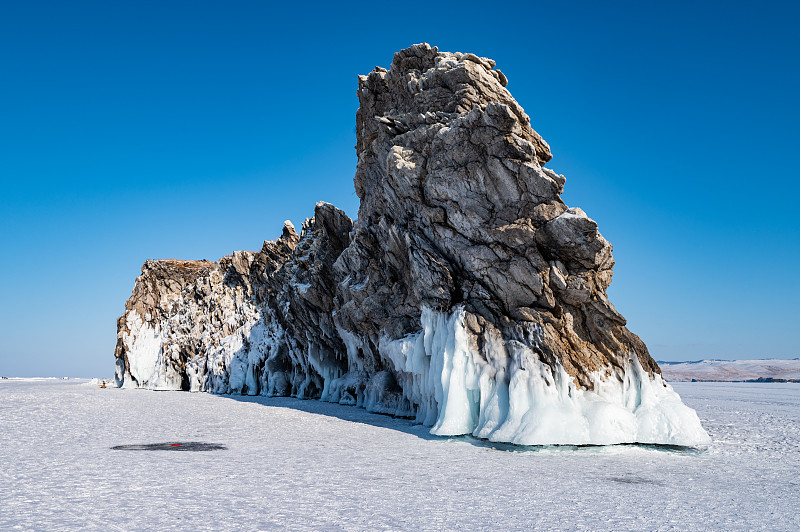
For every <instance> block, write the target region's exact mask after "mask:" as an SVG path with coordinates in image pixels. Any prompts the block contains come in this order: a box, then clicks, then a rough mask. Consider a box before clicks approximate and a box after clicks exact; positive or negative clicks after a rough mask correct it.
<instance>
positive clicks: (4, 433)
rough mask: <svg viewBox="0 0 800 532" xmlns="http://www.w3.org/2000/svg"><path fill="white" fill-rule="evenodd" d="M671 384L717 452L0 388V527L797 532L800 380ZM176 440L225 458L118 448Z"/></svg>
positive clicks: (275, 402) (55, 388)
mask: <svg viewBox="0 0 800 532" xmlns="http://www.w3.org/2000/svg"><path fill="white" fill-rule="evenodd" d="M674 387H675V390H676V391H677V392H678V393H680V395H681V396H682V398H683V399H684V401H685V402H686V404H687V405H689V406H690V407H692V408H695V409H696V410H697V412H698V414H699V416H700V418H701V420H702V422H703V425H704V427H705V428H706V429H707V430H708V432H709V434H710V435H711V436H712V439H713V443H712V444H711V445H710V446H708V447H707V448H705V449H702V450H691V449H689V450H687V449H668V448H657V447H642V446H612V447H584V448H569V447H565V448H553V447H550V448H547V447H545V448H521V447H516V448H515V447H512V446H508V445H490V444H488V443H485V442H483V441H479V440H474V439H470V438H440V437H435V436H431V435H430V434H429V433H428V429H427V428H424V427H422V426H419V425H413V424H412V423H411V422H410V421H407V420H403V419H395V418H390V417H386V416H381V415H377V414H369V413H367V412H366V411H364V410H361V409H358V408H353V407H347V406H341V405H338V404H330V403H323V402H320V401H301V400H297V399H288V398H272V399H268V398H263V397H241V396H216V395H211V394H205V393H198V394H192V393H187V392H153V391H146V390H120V389H115V388H106V389H100V388H98V387H97V384H96V383H95V384H92V385H89V383H88V381H75V380H69V381H61V380H46V381H25V380H2V381H0V530H13V529H15V528H19V529H25V530H28V529H36V530H45V529H46V530H49V529H59V530H62V529H88V530H169V529H181V530H239V529H241V530H255V529H265V530H274V529H284V528H289V529H293V530H294V529H324V530H328V529H334V530H335V529H347V530H351V529H369V530H373V529H421V530H441V529H485V528H493V529H532V528H536V529H542V530H547V529H569V530H576V529H582V530H605V529H613V530H628V529H630V530H672V529H676V530H687V529H692V530H761V529H768V530H800V385H798V384H749V383H748V384H746V383H736V384H729V383H685V384H682V383H678V384H676V385H675V386H674ZM170 441H200V442H207V443H217V444H223V445H225V446H226V447H227V449H225V450H217V451H208V452H170V451H127V450H112V449H111V447H113V446H117V445H126V444H141V443H163V442H170Z"/></svg>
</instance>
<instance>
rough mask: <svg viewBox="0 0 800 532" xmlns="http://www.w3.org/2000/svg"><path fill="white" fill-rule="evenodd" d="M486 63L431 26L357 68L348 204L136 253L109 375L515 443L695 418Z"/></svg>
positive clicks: (615, 432)
mask: <svg viewBox="0 0 800 532" xmlns="http://www.w3.org/2000/svg"><path fill="white" fill-rule="evenodd" d="M506 83H507V80H506V78H505V76H504V75H503V74H502V73H501V72H500V71H499V70H496V69H495V63H494V61H492V60H490V59H486V58H481V57H477V56H475V55H473V54H461V53H455V54H453V53H444V52H439V51H438V50H437V49H436V48H435V47H434V48H431V47H430V46H428V45H427V44H421V45H414V46H412V47H410V48H408V49H405V50H402V51H400V52H398V53H396V54H395V56H394V60H393V61H392V65H391V68H390V69H389V70H385V69H383V68H376V69H375V70H374V71H373V72H371V73H370V74H369V75H367V76H360V77H359V81H358V97H359V101H360V108H359V110H358V114H357V117H356V120H357V144H356V149H357V152H358V167H357V170H356V175H355V180H354V182H355V189H356V193H357V194H358V196H359V198H360V200H361V206H360V208H359V213H358V219H357V221H356V222H355V223H353V222H351V220H350V219H349V218H348V217H347V216H346V215H345V214H344V213H343V212H342V211H340V210H338V209H336V208H335V207H333V206H332V205H329V204H326V203H319V204H317V206H316V209H315V212H314V217H313V218H311V219H310V220H308V221H306V223H305V224H304V225H303V228H302V231H301V234H300V235H298V234H297V233H296V232H295V230H294V228H293V227H292V226H291V224H290V223H288V222H287V224H286V225H285V227H284V231H283V235H282V236H281V238H279V239H278V240H276V241H274V242H265V243H264V247H263V248H262V250H261V251H259V252H255V253H253V252H236V253H234V254H233V255H232V256H229V257H225V258H223V259H221V260H220V261H218V262H205V261H176V260H161V261H147V262H146V263H145V265H144V267H143V269H142V275H141V276H140V277H139V278H138V279H137V281H136V285H135V287H134V291H133V295H132V296H131V298H130V299H129V300H128V302H127V304H126V311H125V314H124V315H123V316H122V317H121V318H120V320H119V321H118V342H117V349H116V357H117V380H118V382H119V384H120V385H123V386H134V387H145V388H152V389H170V390H172V389H174V390H179V389H183V390H193V391H212V392H217V393H241V394H265V395H292V396H296V397H304V398H320V399H322V400H326V401H335V402H339V403H344V404H354V405H359V406H363V407H365V408H368V409H370V410H372V411H376V412H382V413H387V414H392V415H399V416H408V417H413V418H415V419H417V420H418V421H419V422H421V423H425V424H426V425H429V426H431V427H432V429H431V431H432V432H433V433H434V434H440V435H455V434H470V433H471V434H474V435H475V436H478V437H482V438H489V439H491V440H495V441H506V442H513V443H519V444H585V443H599V444H605V443H619V442H649V443H667V444H679V445H694V444H702V443H706V442H708V441H709V440H708V436H707V434H706V433H705V431H703V429H702V427H701V426H700V423H699V420H698V418H697V416H696V414H695V413H694V411H692V410H691V409H689V408H688V407H686V406H684V405H683V404H682V403H681V402H680V399H679V398H678V396H677V394H675V393H674V392H673V391H672V389H671V388H670V387H669V386H668V385H667V384H665V383H664V382H663V380H662V379H661V377H660V369H659V368H658V365H657V364H656V363H655V361H654V360H653V359H652V358H651V357H650V355H649V353H648V351H647V348H646V346H645V345H644V343H642V341H641V340H640V339H639V338H638V337H637V336H636V335H635V334H633V333H631V332H630V331H628V329H627V328H626V327H625V319H624V318H623V317H622V316H621V315H620V314H619V313H618V312H617V311H616V310H615V309H614V306H613V305H612V304H611V302H610V301H609V300H608V298H607V297H606V289H607V288H608V286H609V284H610V283H611V276H612V267H613V265H614V260H613V258H612V254H611V250H612V247H611V245H610V244H609V243H608V242H607V241H606V240H605V239H604V238H603V237H602V235H601V234H600V233H599V232H598V229H597V224H596V223H595V222H594V221H593V220H591V219H590V218H589V217H587V216H586V214H585V213H584V212H583V211H582V210H581V209H578V208H568V207H567V206H566V205H565V204H564V203H563V201H562V200H561V197H560V194H561V192H562V190H563V187H564V183H565V178H564V176H562V175H559V174H557V173H555V172H554V171H552V170H550V169H549V168H546V167H545V166H544V164H545V163H547V162H548V161H549V160H550V159H551V154H550V148H549V146H548V145H547V143H546V142H545V141H544V140H543V139H542V137H540V136H539V135H538V134H537V133H536V132H535V131H534V130H533V129H532V128H531V124H530V119H529V118H528V116H527V115H526V114H525V112H524V111H523V110H522V108H521V107H520V106H519V104H517V102H516V101H515V100H514V99H513V98H512V96H511V94H510V93H509V92H508V90H506V88H505V87H506Z"/></svg>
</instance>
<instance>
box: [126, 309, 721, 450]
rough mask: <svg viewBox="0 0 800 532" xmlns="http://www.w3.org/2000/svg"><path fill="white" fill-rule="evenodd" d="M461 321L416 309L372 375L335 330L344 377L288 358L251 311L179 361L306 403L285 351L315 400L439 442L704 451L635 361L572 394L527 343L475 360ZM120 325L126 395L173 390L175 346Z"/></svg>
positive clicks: (274, 330)
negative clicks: (464, 439) (385, 417)
mask: <svg viewBox="0 0 800 532" xmlns="http://www.w3.org/2000/svg"><path fill="white" fill-rule="evenodd" d="M240 310H241V309H240ZM464 318H465V311H464V309H463V308H460V307H458V308H456V309H455V310H454V311H453V312H451V313H444V312H439V311H434V310H431V309H428V308H423V310H422V317H421V331H420V332H418V333H415V334H411V335H408V336H406V337H404V338H400V339H394V340H392V339H389V338H383V339H382V340H381V342H380V344H379V346H378V351H379V354H380V356H381V358H383V359H385V360H391V363H392V365H393V366H394V370H395V371H394V372H393V373H392V372H388V371H383V372H380V373H377V374H375V375H372V376H371V377H370V376H368V375H367V374H366V373H365V372H364V368H363V366H362V364H363V359H362V356H361V355H360V352H361V351H362V350H366V349H369V348H368V346H365V345H363V344H362V341H361V340H360V338H359V337H358V336H357V335H355V334H352V333H350V332H348V331H344V330H340V331H338V332H339V335H340V336H341V338H342V340H343V343H344V344H345V346H346V349H347V353H346V357H347V367H348V368H349V372H347V373H344V374H343V373H342V370H341V369H340V368H341V367H342V363H341V361H339V360H337V359H335V355H334V354H332V353H330V352H328V351H326V350H324V349H323V348H321V347H319V346H317V345H315V344H313V343H312V344H310V346H309V347H308V349H307V352H305V353H297V352H295V350H293V349H292V346H291V345H289V346H288V347H287V345H286V338H285V336H284V335H283V332H282V330H281V329H280V327H279V326H278V325H277V324H276V322H275V321H274V320H270V319H262V316H261V315H260V313H258V312H255V311H254V312H252V314H251V315H249V316H248V319H247V320H246V321H245V323H244V325H243V326H241V327H239V328H238V329H236V331H235V332H234V333H232V334H229V335H228V336H224V337H220V338H219V339H217V340H216V341H215V342H214V345H215V347H214V349H213V350H212V351H211V352H209V353H206V354H205V356H197V357H194V358H192V359H190V360H188V361H187V362H186V371H185V373H186V375H187V377H188V381H189V382H188V387H189V389H190V390H192V391H210V392H214V393H237V394H250V395H253V394H261V395H267V396H271V395H286V394H287V393H289V391H290V390H291V393H292V395H295V396H297V397H307V396H308V393H307V391H308V389H309V386H311V384H312V381H311V377H306V378H305V381H304V382H300V383H298V382H297V381H296V380H295V381H293V379H294V378H296V376H293V375H291V374H287V373H286V372H285V371H283V370H274V371H273V370H271V369H270V368H271V367H272V364H270V361H271V360H273V359H276V357H278V356H279V354H281V353H283V354H286V353H287V351H288V354H289V356H290V357H292V358H299V357H301V356H302V358H304V360H303V363H304V364H307V365H309V366H311V367H312V368H313V369H314V372H316V374H318V375H319V376H320V377H321V379H322V382H321V384H322V386H321V389H322V392H321V397H320V399H321V400H323V401H329V402H335V403H341V404H350V405H355V406H360V407H364V408H366V409H367V410H369V411H371V412H379V413H384V414H390V415H396V416H405V417H413V418H415V419H416V421H417V422H419V423H422V424H424V425H426V426H430V427H431V429H430V432H431V433H432V434H435V435H439V436H455V435H465V434H471V435H473V436H476V437H478V438H483V439H488V440H491V441H496V442H508V443H514V444H518V445H554V444H556V445H607V444H618V443H654V444H669V445H682V446H696V445H703V444H708V443H710V442H711V440H710V438H709V436H708V434H707V433H706V432H705V430H703V428H702V426H701V425H700V420H699V418H698V417H697V414H696V413H695V411H694V410H692V409H691V408H689V407H687V406H686V405H684V404H683V403H682V402H681V399H680V397H679V396H678V394H677V393H675V391H673V389H672V387H670V386H669V385H668V384H666V383H665V382H664V381H663V380H662V379H661V377H660V376H659V375H657V374H655V375H654V376H653V377H652V378H651V377H650V376H649V375H648V373H647V372H645V371H644V370H643V369H642V366H641V365H640V363H639V360H638V358H637V357H636V356H635V355H633V354H631V356H630V357H629V360H628V365H627V367H626V368H625V369H624V371H622V370H619V369H614V368H607V369H605V370H601V371H598V372H596V373H594V374H593V375H592V381H593V389H591V390H587V389H579V388H578V387H577V386H576V384H575V382H574V381H573V379H572V378H571V377H570V376H569V375H568V374H567V372H566V371H565V370H564V369H563V367H561V366H560V365H558V366H557V369H556V370H555V371H553V370H552V369H551V367H550V366H549V365H547V364H545V363H544V362H542V361H541V360H540V359H539V357H538V355H537V354H536V353H535V352H534V351H533V350H531V349H530V348H529V347H528V346H525V345H523V344H521V343H519V342H515V341H505V340H504V339H503V338H501V337H500V336H499V335H498V334H494V335H492V334H488V335H487V337H485V338H484V342H483V351H482V352H479V351H478V349H477V344H476V343H475V341H474V339H473V338H472V337H471V335H470V333H469V331H468V330H467V329H466V328H465V326H464ZM128 328H129V330H130V331H131V332H130V333H129V334H127V335H126V337H125V338H124V341H125V343H126V345H127V346H128V362H129V371H130V376H132V377H133V378H134V379H135V381H134V379H129V378H126V379H124V383H125V386H138V387H145V388H150V389H157V390H165V389H172V390H177V389H181V386H182V382H181V380H182V377H181V375H180V374H179V373H178V371H177V370H176V369H175V364H174V363H171V362H170V361H173V362H174V361H175V360H178V358H179V357H178V353H177V352H172V351H173V350H174V349H177V348H174V347H172V348H171V347H168V345H169V344H168V343H162V342H163V338H162V337H161V332H160V330H159V327H158V326H156V327H155V328H153V327H151V326H150V325H148V324H147V323H146V322H145V321H144V320H142V319H141V317H139V316H138V315H136V313H135V311H134V312H132V313H131V314H130V315H129V317H128ZM281 350H283V351H281ZM298 362H299V361H298ZM395 379H396V382H395ZM315 384H317V385H319V383H315ZM398 385H399V386H398ZM184 388H185V383H184Z"/></svg>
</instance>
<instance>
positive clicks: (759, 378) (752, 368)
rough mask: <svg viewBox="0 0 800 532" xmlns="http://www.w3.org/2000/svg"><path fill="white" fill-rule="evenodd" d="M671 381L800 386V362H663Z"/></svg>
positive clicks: (663, 373)
mask: <svg viewBox="0 0 800 532" xmlns="http://www.w3.org/2000/svg"><path fill="white" fill-rule="evenodd" d="M658 364H659V366H661V372H662V375H663V376H664V378H665V379H666V380H667V381H673V382H686V381H693V380H694V381H719V382H743V381H754V382H800V358H793V359H788V360H787V359H779V358H768V359H762V360H697V361H693V362H664V361H661V360H659V361H658Z"/></svg>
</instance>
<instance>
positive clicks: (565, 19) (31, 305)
mask: <svg viewBox="0 0 800 532" xmlns="http://www.w3.org/2000/svg"><path fill="white" fill-rule="evenodd" d="M798 6H800V4H798V3H797V2H788V1H783V2H771V1H761V2H757V3H753V2H747V3H737V2H718V3H715V2H689V1H682V0H679V1H673V2H638V1H631V2H614V1H610V2H576V1H572V2H552V1H548V2H538V1H528V2H520V3H519V5H514V4H506V3H503V2H498V1H495V2H480V3H471V2H452V3H433V2H429V3H401V2H369V3H362V4H358V3H355V2H346V3H345V2H342V3H340V2H325V3H320V4H315V3H313V2H281V3H274V4H273V3H270V2H256V1H252V2H242V1H231V0H228V1H225V2H203V1H197V0H193V1H190V2H189V1H187V2H177V1H174V2H171V1H158V2H149V1H141V0H137V1H136V2H123V1H116V2H100V1H91V2H90V1H80V0H73V1H70V2H63V1H53V2H44V1H36V0H31V1H26V2H2V3H1V4H0V180H1V181H2V192H0V253H2V256H1V257H0V258H1V259H2V260H0V290H1V294H2V296H1V299H0V374H2V375H6V376H33V375H51V376H110V375H111V374H112V373H113V366H114V364H113V363H114V359H113V352H114V345H115V342H116V323H115V321H116V319H117V317H118V316H119V315H121V313H122V311H123V308H124V303H125V300H126V299H127V298H128V296H129V295H130V293H131V289H132V288H133V283H134V279H135V278H136V276H137V275H138V274H139V272H140V268H141V265H142V263H143V262H144V260H145V259H148V258H168V257H175V258H190V259H199V258H208V259H217V258H219V257H221V256H222V255H225V254H228V253H230V252H231V251H232V250H235V249H258V248H260V246H261V243H262V241H263V240H264V239H274V238H276V237H277V236H279V234H280V230H281V227H282V222H283V220H285V219H287V218H288V219H291V220H292V221H293V222H294V223H295V225H298V226H299V224H300V223H301V222H302V221H303V219H304V218H305V217H306V216H311V215H312V214H313V208H314V203H315V202H317V201H319V200H325V201H328V202H331V203H333V204H335V205H337V206H339V207H340V208H342V209H344V210H345V211H346V212H347V213H348V214H349V215H350V216H351V217H355V216H356V213H357V210H358V198H357V197H356V195H355V193H354V191H353V182H352V178H353V174H354V171H355V163H356V157H355V150H354V149H353V145H354V144H355V112H356V108H357V106H358V102H357V98H356V76H357V75H358V74H366V73H368V72H369V71H370V70H372V69H373V68H374V67H375V66H376V65H380V66H383V67H388V66H389V64H390V62H391V59H392V54H393V53H394V52H395V51H396V50H399V49H401V48H405V47H407V46H409V45H411V44H413V43H417V42H423V41H424V42H429V43H431V44H432V45H436V46H439V48H440V49H442V50H448V51H462V52H473V53H476V54H478V55H482V56H487V57H491V58H493V59H495V60H496V61H497V65H498V68H500V69H501V70H503V72H504V73H505V74H506V75H507V76H508V78H509V85H508V88H509V90H510V91H511V93H512V94H513V95H514V96H515V98H516V99H517V100H518V101H519V102H520V104H521V105H522V106H523V107H524V108H525V110H526V111H527V112H528V114H529V115H530V116H531V119H532V124H533V127H534V128H535V129H536V130H537V131H538V132H539V133H540V134H542V135H543V136H544V138H545V139H546V140H547V141H548V142H549V143H550V146H551V148H552V151H553V154H554V158H553V160H552V161H551V162H550V163H548V166H550V167H551V168H553V169H554V170H556V171H558V172H559V173H563V174H565V175H566V176H567V184H566V188H565V193H564V196H563V197H564V200H565V201H566V203H567V204H568V205H570V206H579V207H581V208H583V209H584V210H585V211H586V212H587V213H588V214H589V216H591V217H592V218H594V219H595V220H596V221H597V222H598V224H599V226H600V231H601V232H602V233H603V235H604V236H605V237H606V238H607V239H608V240H610V241H611V242H612V244H614V255H615V258H616V261H617V266H616V268H615V275H614V282H613V284H612V285H611V288H610V290H609V295H610V297H611V300H612V301H613V302H614V303H615V305H616V307H617V309H618V310H619V311H620V312H622V314H623V315H625V316H626V317H627V318H628V325H629V327H630V328H631V330H633V331H634V332H636V333H637V334H639V335H640V336H641V337H642V338H643V340H644V341H645V342H646V343H647V344H648V346H649V348H650V350H651V353H652V354H653V356H654V357H656V358H657V359H659V360H694V359H699V358H729V359H739V358H764V357H779V358H794V357H798V356H800V349H799V348H798V344H797V341H796V336H797V330H798V322H799V321H800V319H799V318H800V312H798V310H797V308H798V307H797V305H798V300H799V299H800V276H799V275H798V264H800V244H799V243H800V221H799V220H798V214H799V213H800V209H798V191H799V190H800V186H799V185H798V179H797V178H798V165H797V157H798V153H800V151H799V150H798V146H799V145H800V134H799V133H798V124H800V105H799V104H798V87H800V83H799V82H800V65H799V64H798V62H799V60H798V57H800V38H799V37H798V35H800V32H798V31H797V27H796V25H797V21H798V20H800V8H799V7H798Z"/></svg>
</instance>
